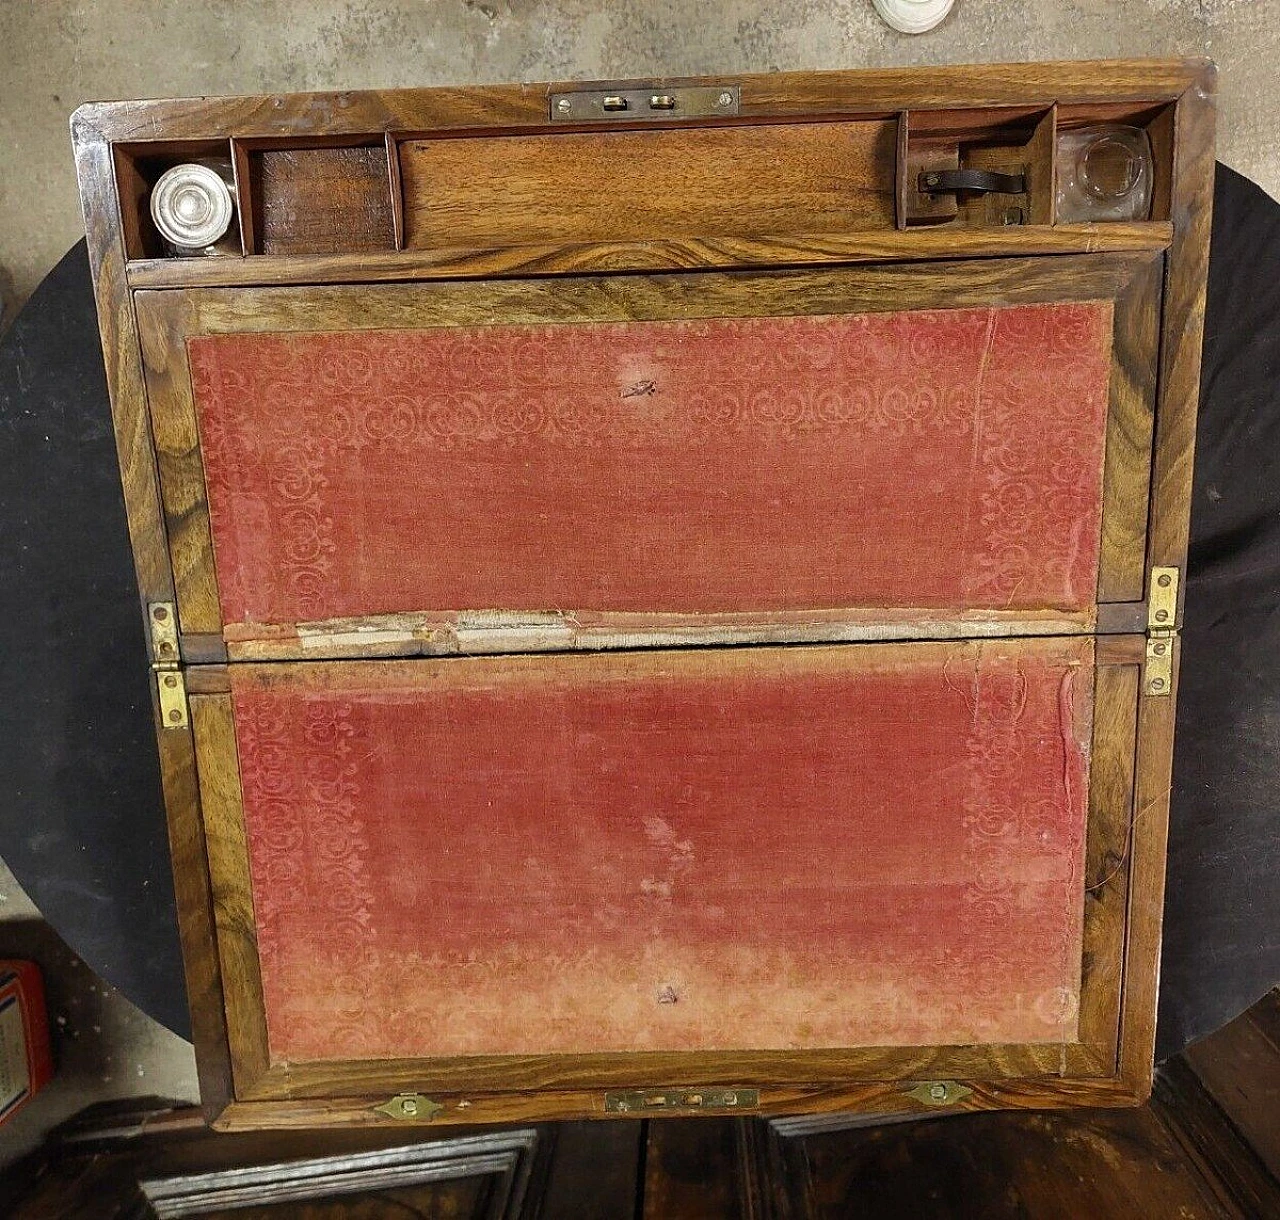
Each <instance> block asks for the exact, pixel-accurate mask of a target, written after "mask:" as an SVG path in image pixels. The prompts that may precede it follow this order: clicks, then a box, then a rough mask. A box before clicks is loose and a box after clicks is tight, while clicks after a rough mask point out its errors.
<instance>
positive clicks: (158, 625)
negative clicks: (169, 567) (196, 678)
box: [147, 602, 187, 729]
mask: <svg viewBox="0 0 1280 1220" xmlns="http://www.w3.org/2000/svg"><path fill="white" fill-rule="evenodd" d="M147 622H148V623H150V624H151V672H152V673H153V674H155V676H156V691H157V693H158V695H159V703H160V725H161V727H162V728H166V729H183V728H186V727H187V683H186V679H185V678H183V676H182V667H181V664H180V661H181V657H180V655H179V652H178V616H177V614H176V612H175V610H174V605H173V603H172V602H152V603H151V605H150V606H148V607H147Z"/></svg>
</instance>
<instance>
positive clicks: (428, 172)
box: [400, 120, 896, 249]
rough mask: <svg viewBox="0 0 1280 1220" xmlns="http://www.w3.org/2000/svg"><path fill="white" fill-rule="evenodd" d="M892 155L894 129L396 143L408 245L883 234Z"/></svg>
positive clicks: (853, 126) (680, 131)
mask: <svg viewBox="0 0 1280 1220" xmlns="http://www.w3.org/2000/svg"><path fill="white" fill-rule="evenodd" d="M895 142H896V124H895V123H894V122H893V121H892V120H871V121H864V122H857V123H797V124H767V125H763V126H758V127H747V126H724V127H713V128H712V127H702V128H697V127H691V128H666V127H664V128H662V129H660V130H649V131H590V132H571V133H556V134H554V135H525V136H519V137H515V136H490V137H471V138H462V139H448V140H440V139H436V140H407V141H404V142H403V143H401V144H400V176H401V180H402V182H403V186H404V221H405V245H406V247H408V248H409V249H424V248H425V249H429V248H434V247H458V246H464V247H465V246H473V247H483V246H508V245H517V246H519V245H538V244H541V243H555V242H560V241H563V240H564V239H565V237H566V235H569V234H572V238H573V240H574V241H578V242H616V241H642V240H645V239H646V238H651V237H653V236H654V235H655V234H661V235H662V237H663V239H664V240H666V239H671V238H676V239H678V238H681V237H700V236H702V235H704V234H708V233H726V234H739V235H752V236H759V235H767V234H771V233H832V234H837V233H851V232H858V231H861V230H866V229H871V230H875V229H883V230H890V229H892V228H893V183H894V173H893V165H894V152H895ZM623 167H625V169H624V168H623ZM620 171H621V172H620ZM762 171H763V172H762Z"/></svg>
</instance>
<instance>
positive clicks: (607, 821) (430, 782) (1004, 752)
mask: <svg viewBox="0 0 1280 1220" xmlns="http://www.w3.org/2000/svg"><path fill="white" fill-rule="evenodd" d="M231 681H232V691H233V699H234V711H235V725H236V733H237V737H238V740H239V750H240V770H241V782H242V786H243V793H244V815H245V827H246V834H247V841H248V847H249V857H250V872H251V876H252V887H253V904H254V912H255V920H256V924H257V943H258V950H259V954H260V957H261V965H262V982H263V991H264V995H265V1002H266V1015H267V1025H268V1031H269V1039H270V1047H271V1054H272V1056H273V1057H274V1058H275V1059H278V1060H299V1059H324V1058H330V1057H335V1058H346V1057H353V1056H354V1057H380V1056H419V1055H426V1056H432V1055H458V1054H503V1053H531V1054H536V1053H542V1052H591V1051H641V1050H695V1049H703V1050H736V1049H780V1048H812V1047H840V1046H884V1045H933V1044H951V1043H1015V1042H1069V1041H1074V1040H1075V1031H1076V1019H1077V1012H1078V1005H1079V993H1080V946H1081V921H1082V903H1083V899H1082V889H1081V875H1082V869H1083V861H1082V857H1083V845H1084V823H1085V807H1086V794H1087V788H1088V740H1089V731H1090V724H1091V705H1092V689H1093V644H1092V641H1091V640H1090V639H1089V638H1087V637H1065V638H1062V639H1060V640H1038V641H1021V642H1019V641H990V642H986V643H976V642H968V643H965V642H960V643H939V644H891V645H861V646H856V647H843V648H839V647H837V648H811V649H772V648H770V649H746V650H730V651H722V650H715V651H704V650H688V651H683V652H647V653H634V654H626V653H611V654H603V655H595V656H571V657H523V658H508V657H503V658H498V657H486V658H458V659H449V660H435V661H416V662H357V663H346V664H312V665H307V666H289V667H279V666H276V667H269V668H263V667H257V666H232V667H231Z"/></svg>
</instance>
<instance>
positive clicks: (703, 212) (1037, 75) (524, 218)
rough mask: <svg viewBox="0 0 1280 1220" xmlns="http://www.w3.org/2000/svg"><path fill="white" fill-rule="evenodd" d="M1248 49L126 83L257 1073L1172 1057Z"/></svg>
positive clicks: (135, 237) (196, 767) (363, 1090)
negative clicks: (202, 93)
mask: <svg viewBox="0 0 1280 1220" xmlns="http://www.w3.org/2000/svg"><path fill="white" fill-rule="evenodd" d="M1211 91H1212V73H1211V69H1210V68H1209V67H1208V66H1207V65H1206V64H1204V63H1200V62H1192V63H1107V64H1059V65H1049V66H1014V67H1003V66H1001V67H979V68H948V69H939V70H934V71H914V70H913V71H906V70H902V71H888V72H865V73H864V72H854V73H826V74H813V75H774V76H760V77H741V78H723V79H717V80H713V81H680V82H660V83H656V84H654V83H638V84H634V85H625V86H607V87H599V88H597V87H594V86H576V85H567V86H557V87H541V86H539V87H531V86H521V87H515V86H513V87H508V88H488V87H484V88H470V89H432V90H405V91H398V92H389V93H353V94H323V95H307V96H297V97H252V98H230V99H201V100H193V101H164V102H143V103H136V102H130V103H113V104H104V105H93V106H87V107H85V108H83V109H81V110H80V111H78V112H77V114H76V117H75V120H74V123H73V127H74V135H75V148H76V156H77V159H78V166H79V175H80V184H81V189H82V192H83V196H84V202H85V216H86V222H87V227H88V233H89V248H90V253H91V256H92V260H93V267H94V273H95V276H96V283H97V292H98V304H99V311H100V316H101V319H102V335H103V342H104V348H105V352H106V356H107V366H108V372H109V380H110V384H111V391H112V399H113V404H114V410H115V419H116V429H117V433H118V437H119V442H120V444H119V449H120V457H121V463H122V468H123V475H124V486H125V493H126V499H127V503H128V510H129V521H130V528H131V531H132V540H133V547H134V550H135V554H136V559H137V567H138V575H139V582H140V586H141V593H142V603H143V610H144V613H145V614H146V616H147V622H148V624H149V629H150V639H151V642H152V648H153V653H152V661H153V668H154V671H155V693H156V715H157V723H158V725H159V732H158V739H159V743H160V754H161V760H162V768H163V774H164V785H165V792H166V800H167V804H168V811H169V819H170V833H171V841H172V848H173V855H174V868H175V876H176V879H177V888H178V898H179V908H180V910H179V915H180V921H181V927H182V935H183V942H184V946H185V952H186V962H187V971H188V978H187V983H188V988H189V992H190V999H191V1007H192V1015H193V1022H194V1029H195V1041H196V1049H197V1053H198V1058H199V1065H200V1078H201V1089H202V1093H203V1097H204V1101H205V1105H206V1107H207V1110H208V1113H209V1115H210V1118H211V1119H212V1120H214V1121H215V1122H216V1123H217V1124H218V1125H220V1126H223V1127H228V1128H232V1127H255V1126H270V1125H305V1124H339V1123H366V1124H367V1123H379V1122H391V1121H395V1120H397V1119H398V1120H403V1121H407V1122H411V1123H412V1122H423V1121H430V1120H435V1121H437V1122H499V1121H513V1120H520V1121H524V1120H531V1119H552V1118H562V1117H563V1118H568V1117H575V1116H583V1115H586V1116H596V1115H600V1116H603V1115H607V1114H631V1115H635V1114H636V1113H643V1114H682V1113H699V1112H724V1111H725V1110H726V1109H729V1108H734V1109H738V1110H743V1111H752V1112H759V1113H763V1114H778V1113H787V1112H804V1111H820V1110H836V1109H860V1110H868V1111H877V1110H897V1111H901V1110H911V1109H916V1108H919V1109H921V1110H926V1109H928V1108H929V1107H933V1106H939V1105H946V1106H958V1107H962V1108H980V1107H994V1106H1020V1105H1022V1106H1055V1105H1074V1104H1090V1105H1096V1104H1124V1103H1127V1102H1132V1101H1135V1100H1137V1099H1140V1098H1142V1097H1144V1096H1145V1095H1146V1092H1147V1090H1148V1088H1149V1084H1150V1078H1151V1064H1152V1048H1153V1032H1154V1015H1155V1002H1156V976H1157V963H1158V948H1159V932H1160V912H1161V899H1162V886H1163V852H1164V843H1165V826H1166V820H1167V812H1168V790H1169V769H1170V755H1171V749H1172V731H1173V719H1174V717H1173V712H1174V702H1173V696H1174V691H1175V687H1176V674H1177V648H1178V637H1177V628H1178V623H1179V621H1180V617H1179V616H1180V577H1181V573H1182V569H1183V565H1184V561H1185V552H1186V540H1187V519H1188V501H1189V489H1190V478H1191V459H1192V446H1193V434H1194V420H1195V406H1196V394H1197V379H1198V371H1199V348H1200V332H1201V313H1202V303H1203V294H1204V278H1205V262H1206V257H1207V251H1208V232H1209V206H1210V198H1211V184H1212V173H1213V151H1212V116H1213V111H1212V101H1211ZM1094 124H1120V125H1122V126H1124V127H1126V128H1128V129H1129V130H1130V131H1133V130H1137V131H1138V132H1139V135H1138V136H1137V137H1136V138H1138V139H1140V140H1143V141H1145V146H1146V147H1149V150H1150V159H1149V163H1148V166H1147V170H1146V171H1145V172H1147V173H1148V174H1149V182H1148V183H1147V185H1148V187H1149V203H1148V205H1147V207H1146V208H1145V210H1144V212H1143V214H1142V216H1140V217H1138V218H1131V219H1129V220H1100V221H1090V220H1086V221H1079V220H1074V221H1073V220H1071V219H1069V218H1068V217H1067V216H1065V215H1059V212H1058V208H1057V204H1056V201H1055V200H1056V195H1057V192H1058V191H1059V190H1060V189H1061V187H1062V184H1063V181H1064V178H1063V175H1064V174H1065V173H1066V172H1067V171H1066V166H1065V154H1064V153H1063V151H1062V150H1063V149H1065V148H1067V147H1068V145H1069V143H1070V141H1069V137H1071V135H1072V133H1073V132H1077V131H1080V130H1083V129H1085V128H1088V127H1090V125H1094ZM192 162H203V163H204V164H205V165H206V167H207V168H210V169H212V170H213V172H214V174H215V175H216V176H218V177H219V178H220V179H222V180H225V181H226V182H228V183H229V184H230V185H229V187H228V188H222V187H219V188H217V189H218V190H222V189H227V190H228V191H229V195H230V197H232V198H233V199H234V203H235V209H234V217H233V220H232V223H231V225H230V227H229V229H228V230H227V232H226V233H225V234H224V235H222V236H220V237H218V238H216V240H212V241H211V242H210V243H209V244H208V246H207V248H201V249H183V248H182V247H180V246H175V245H170V244H166V241H165V239H164V237H163V235H162V232H161V230H160V229H159V228H157V221H156V220H155V219H154V217H153V215H152V211H151V206H150V205H151V199H152V196H153V195H154V194H155V193H156V192H157V189H158V187H157V184H159V183H160V181H161V177H162V175H164V174H165V173H166V171H168V170H170V169H172V168H173V167H174V166H176V165H181V164H187V163H192ZM952 174H960V175H961V177H960V178H950V179H946V180H947V181H950V182H951V183H953V184H954V185H953V186H952V188H951V189H950V190H942V191H937V190H930V189H927V188H928V186H929V183H930V182H932V183H934V184H935V185H936V184H937V183H938V182H939V181H941V179H939V178H938V175H943V176H944V178H945V176H946V175H952ZM966 175H968V176H967V177H966ZM973 175H977V177H976V178H975V177H973ZM993 175H994V177H993ZM974 184H977V185H979V186H990V185H992V184H996V185H997V186H998V188H999V189H998V190H996V191H995V192H991V191H981V190H973V189H971V188H972V187H973V186H974ZM159 189H161V190H163V189H164V188H163V187H161V188H159ZM188 202H190V201H188ZM184 206H185V205H184ZM198 211H199V208H198V207H197V208H195V212H198ZM193 214H194V212H193Z"/></svg>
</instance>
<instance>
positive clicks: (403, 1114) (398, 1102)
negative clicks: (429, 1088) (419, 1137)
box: [373, 1093, 444, 1123]
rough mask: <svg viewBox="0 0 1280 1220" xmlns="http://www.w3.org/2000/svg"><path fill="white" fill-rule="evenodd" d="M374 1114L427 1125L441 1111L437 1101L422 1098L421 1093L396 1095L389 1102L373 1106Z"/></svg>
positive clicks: (442, 1107)
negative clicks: (411, 1120) (412, 1120)
mask: <svg viewBox="0 0 1280 1220" xmlns="http://www.w3.org/2000/svg"><path fill="white" fill-rule="evenodd" d="M373 1109H374V1113H376V1114H385V1115H386V1116H387V1117H388V1118H402V1119H414V1120H416V1121H417V1122H420V1123H424V1122H425V1123H429V1122H430V1121H431V1120H432V1119H433V1118H435V1116H436V1115H437V1114H439V1113H440V1112H441V1111H442V1110H443V1109H444V1106H442V1105H441V1104H440V1103H439V1102H438V1101H432V1100H431V1098H430V1097H423V1095H422V1094H421V1093H397V1094H396V1095H395V1096H394V1097H393V1098H392V1099H391V1100H390V1101H384V1102H383V1103H382V1105H380V1106H374V1107H373Z"/></svg>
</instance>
